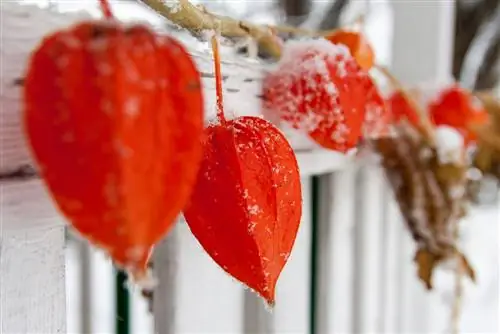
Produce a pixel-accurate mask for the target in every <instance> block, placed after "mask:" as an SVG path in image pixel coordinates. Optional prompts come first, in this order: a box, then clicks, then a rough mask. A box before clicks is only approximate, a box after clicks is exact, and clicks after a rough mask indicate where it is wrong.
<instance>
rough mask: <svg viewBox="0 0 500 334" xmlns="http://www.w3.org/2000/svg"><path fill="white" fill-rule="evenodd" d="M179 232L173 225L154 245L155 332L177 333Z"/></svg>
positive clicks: (163, 333)
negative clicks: (155, 281)
mask: <svg viewBox="0 0 500 334" xmlns="http://www.w3.org/2000/svg"><path fill="white" fill-rule="evenodd" d="M177 223H179V222H177ZM179 233H180V232H179V231H178V226H175V227H174V228H173V229H172V231H170V233H169V234H168V236H167V237H166V238H165V240H163V241H162V242H161V243H160V244H159V245H158V246H157V247H156V249H155V251H154V255H153V266H154V272H155V276H156V278H157V279H158V286H157V287H156V289H155V291H154V298H153V313H154V328H155V333H162V334H175V333H177V332H176V325H177V318H176V316H177V312H176V310H177V307H176V301H177V289H178V283H179V282H178V270H179V260H180V259H179V237H180V236H179Z"/></svg>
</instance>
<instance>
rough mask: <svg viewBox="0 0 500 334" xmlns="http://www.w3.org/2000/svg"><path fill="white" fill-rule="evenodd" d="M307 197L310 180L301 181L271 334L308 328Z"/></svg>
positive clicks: (308, 217)
mask: <svg viewBox="0 0 500 334" xmlns="http://www.w3.org/2000/svg"><path fill="white" fill-rule="evenodd" d="M311 194H312V193H311V178H303V179H302V196H303V206H302V221H301V224H300V228H299V232H298V234H297V239H296V240H295V244H294V246H293V250H292V253H291V254H290V258H289V259H288V262H287V264H286V266H285V268H284V269H283V272H282V273H281V276H280V279H279V280H278V285H277V289H276V307H275V310H274V312H273V313H274V332H275V333H307V332H308V330H309V327H310V326H309V307H310V276H311V275H310V270H311V262H310V261H311Z"/></svg>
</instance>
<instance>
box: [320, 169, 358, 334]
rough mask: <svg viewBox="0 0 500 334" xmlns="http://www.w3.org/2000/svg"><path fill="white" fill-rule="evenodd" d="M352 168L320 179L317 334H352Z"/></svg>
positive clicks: (353, 171) (354, 171) (353, 178)
mask: <svg viewBox="0 0 500 334" xmlns="http://www.w3.org/2000/svg"><path fill="white" fill-rule="evenodd" d="M356 175H357V168H355V166H350V165H344V166H339V170H338V171H335V172H333V173H331V174H330V175H325V176H322V182H321V184H320V191H319V194H320V198H319V201H320V203H321V206H320V212H319V222H318V225H319V226H318V229H319V231H318V235H317V238H318V239H317V245H316V247H317V252H318V256H319V259H318V260H319V261H318V268H317V269H318V274H317V281H316V284H317V287H318V288H317V289H318V292H319V294H318V296H317V304H316V310H317V315H316V319H315V321H316V328H317V333H353V319H354V313H353V311H354V309H353V305H354V301H353V296H354V252H353V251H354V240H355V239H354V210H355V206H354V198H355V190H356V189H355V177H356Z"/></svg>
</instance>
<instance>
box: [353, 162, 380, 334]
mask: <svg viewBox="0 0 500 334" xmlns="http://www.w3.org/2000/svg"><path fill="white" fill-rule="evenodd" d="M382 181H383V178H382V173H381V170H380V169H378V168H376V167H364V168H361V169H360V170H359V172H358V175H357V179H356V194H355V196H354V197H352V198H351V200H353V201H355V203H354V205H355V214H354V217H355V218H354V219H355V240H354V295H353V298H354V300H353V314H354V318H353V333H376V332H378V330H379V328H380V324H381V309H380V308H379V300H380V297H381V295H380V289H379V288H380V281H381V278H382V277H381V270H380V268H381V266H382V244H381V233H382V228H383V227H382V226H383V225H382V220H381V219H382V217H383V211H382V209H383V202H382V189H383V188H382V185H383V182H382Z"/></svg>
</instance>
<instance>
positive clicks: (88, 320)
mask: <svg viewBox="0 0 500 334" xmlns="http://www.w3.org/2000/svg"><path fill="white" fill-rule="evenodd" d="M76 242H77V243H78V246H77V249H78V255H79V264H80V284H79V286H78V290H79V293H80V305H78V306H79V309H80V314H81V317H80V333H92V319H93V317H92V315H93V314H92V310H93V308H92V300H93V299H94V298H93V293H94V291H93V288H94V287H95V285H93V284H92V283H93V282H92V274H93V273H94V270H93V268H92V267H93V266H92V264H93V261H92V250H91V249H90V247H91V246H90V245H89V244H88V243H87V242H86V241H85V240H81V239H79V240H77V241H76ZM99 274H100V275H99V277H102V276H101V275H102V273H99ZM101 284H102V283H101Z"/></svg>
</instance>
